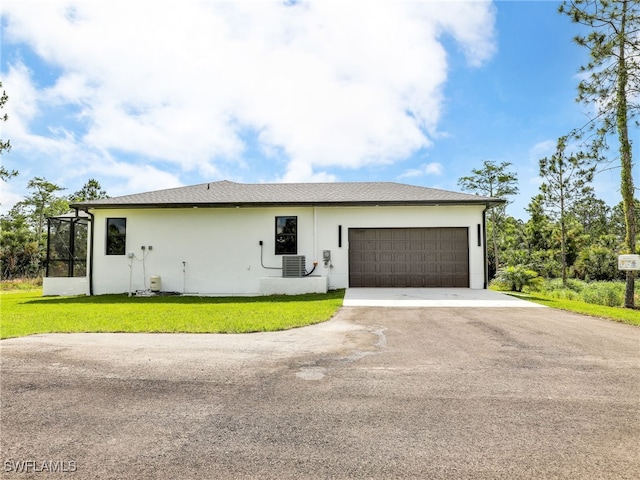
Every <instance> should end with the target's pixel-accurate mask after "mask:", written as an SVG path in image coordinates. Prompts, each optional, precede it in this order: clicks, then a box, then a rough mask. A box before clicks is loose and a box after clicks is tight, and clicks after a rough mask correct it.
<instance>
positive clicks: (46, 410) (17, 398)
mask: <svg viewBox="0 0 640 480" xmlns="http://www.w3.org/2000/svg"><path fill="white" fill-rule="evenodd" d="M420 300H421V301H425V300H426V299H424V298H422V299H420ZM467 300H471V299H467ZM476 300H478V299H476ZM439 301H443V299H440V300H439ZM478 301H482V299H479V300H478ZM639 332H640V330H639V329H637V328H634V327H630V326H628V325H621V324H617V323H613V322H608V321H604V320H600V319H596V318H591V317H586V316H581V315H574V314H570V313H565V312H560V311H556V310H552V309H550V308H532V307H529V306H526V307H525V306H522V305H521V304H520V305H519V306H508V307H505V306H498V307H496V306H492V307H487V308H470V307H463V308H458V307H455V306H447V307H437V306H434V307H430V308H422V307H415V306H411V307H409V306H407V307H405V308H390V307H386V308H382V307H349V306H347V307H343V308H342V309H341V310H340V312H339V313H338V314H337V315H336V317H334V318H333V319H332V320H330V321H328V322H325V323H322V324H318V325H314V326H310V327H305V328H299V329H295V330H289V331H285V332H275V333H255V334H248V335H185V334H175V335H167V334H139V335H136V334H73V335H68V334H64V335H34V336H31V337H25V338H17V339H9V340H4V341H2V342H0V349H1V350H0V353H1V355H2V371H1V381H2V389H1V391H0V395H1V397H0V399H1V401H2V416H1V418H0V423H1V425H0V426H1V427H2V430H1V431H2V438H1V458H2V461H3V471H2V476H3V478H42V476H43V473H42V472H45V471H47V469H48V470H49V471H48V472H47V475H46V478H82V479H91V478H100V479H102V478H118V479H134V478H135V479H145V478H156V479H164V478H182V479H190V478H230V479H233V478H243V479H246V478H261V479H264V478H267V479H271V478H272V479H276V478H278V479H283V478H284V479H289V478H290V479H294V478H295V479H300V478H303V479H304V478H314V479H315V478H337V479H341V478H381V479H382V478H384V479H388V478H430V479H449V478H463V479H478V478H480V479H483V478H486V479H500V478H504V479H514V478H527V479H529V478H603V479H614V478H615V479H625V478H629V479H631V478H634V479H635V478H637V474H638V471H640V457H639V455H638V442H639V440H640V434H639V425H638V418H639V413H640V412H639V407H638V403H639V402H638V399H639V398H640V374H639V368H638V366H639V353H638V351H639V348H638V347H639V345H640V335H639ZM25 462H27V463H25ZM52 462H58V463H52ZM72 462H73V463H72ZM52 465H54V466H56V465H57V467H55V468H60V466H63V467H64V468H66V469H67V470H69V469H70V468H71V467H72V468H73V469H74V472H67V473H61V472H59V471H58V472H57V473H56V472H53V473H51V469H52V468H54V467H52ZM20 469H22V472H25V471H26V472H28V473H26V474H18V473H17V472H18V471H20Z"/></svg>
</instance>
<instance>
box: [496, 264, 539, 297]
mask: <svg viewBox="0 0 640 480" xmlns="http://www.w3.org/2000/svg"><path fill="white" fill-rule="evenodd" d="M536 278H538V273H537V272H534V271H533V270H529V269H527V268H525V267H523V266H522V265H517V266H515V267H506V268H502V269H500V270H499V271H498V273H497V274H496V278H495V281H494V285H495V286H496V287H498V288H502V289H503V290H511V291H512V292H521V291H522V289H523V288H524V287H526V286H529V285H531V284H533V283H535V282H534V279H536Z"/></svg>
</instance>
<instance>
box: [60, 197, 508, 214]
mask: <svg viewBox="0 0 640 480" xmlns="http://www.w3.org/2000/svg"><path fill="white" fill-rule="evenodd" d="M504 203H506V201H505V200H501V199H494V198H492V199H477V200H421V201H415V200H413V201H407V200H391V201H389V200H386V201H353V202H328V201H321V202H301V201H294V202H202V203H198V202H172V203H114V204H91V203H75V204H72V205H71V208H76V209H79V210H85V211H86V210H87V209H92V210H109V209H114V210H123V209H151V208H251V207H256V208H265V207H282V206H287V207H407V206H423V207H427V206H428V207H437V206H469V205H484V206H485V207H486V208H491V207H495V206H498V205H503V204H504Z"/></svg>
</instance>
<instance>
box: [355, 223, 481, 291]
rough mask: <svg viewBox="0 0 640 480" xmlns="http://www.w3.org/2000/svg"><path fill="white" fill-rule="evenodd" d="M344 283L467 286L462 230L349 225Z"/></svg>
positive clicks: (465, 233) (465, 239) (464, 230)
mask: <svg viewBox="0 0 640 480" xmlns="http://www.w3.org/2000/svg"><path fill="white" fill-rule="evenodd" d="M349 285H350V286H352V287H356V286H360V287H468V286H469V243H468V229H467V228H393V229H391V228H390V229H350V230H349Z"/></svg>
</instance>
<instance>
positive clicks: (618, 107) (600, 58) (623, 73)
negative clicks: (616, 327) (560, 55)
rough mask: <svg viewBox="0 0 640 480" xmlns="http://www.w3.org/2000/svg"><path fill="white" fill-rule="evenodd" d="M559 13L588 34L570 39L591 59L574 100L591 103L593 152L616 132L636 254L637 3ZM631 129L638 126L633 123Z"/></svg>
mask: <svg viewBox="0 0 640 480" xmlns="http://www.w3.org/2000/svg"><path fill="white" fill-rule="evenodd" d="M559 11H560V13H563V14H566V15H568V16H569V17H570V18H571V20H572V21H573V22H575V23H578V24H581V25H584V26H585V27H587V28H588V29H590V32H589V33H588V34H587V35H584V36H583V35H580V36H577V37H576V38H575V41H576V43H577V44H578V45H580V46H583V47H585V48H587V49H588V50H589V53H590V60H589V62H588V63H587V64H586V65H583V66H582V67H581V71H582V72H584V73H586V74H588V75H587V76H585V78H584V79H583V80H582V81H581V82H580V84H579V85H578V97H577V100H578V101H579V102H582V103H585V104H588V105H594V106H595V109H596V115H595V117H594V118H593V120H592V121H591V122H590V123H589V125H588V127H589V128H590V129H591V130H592V131H594V132H595V134H596V135H595V141H594V142H593V148H594V150H595V151H596V152H598V156H601V152H602V151H603V150H604V149H606V148H607V142H606V137H607V136H608V135H611V134H614V133H615V134H616V135H617V139H618V143H619V153H620V166H621V170H620V190H621V193H622V202H623V205H624V214H625V226H626V234H625V247H626V250H627V251H628V252H629V253H636V229H637V224H636V220H635V212H634V209H635V205H634V186H633V175H632V172H633V161H632V157H631V141H630V139H629V122H631V121H632V119H633V118H634V117H635V116H636V115H637V114H638V110H639V109H640V106H639V105H638V104H634V103H633V100H634V99H637V98H639V96H640V42H638V37H639V35H640V0H570V1H565V2H563V4H562V5H561V6H560V9H559ZM636 126H638V123H637V122H636ZM634 279H635V272H631V271H629V272H627V274H626V282H627V283H626V291H625V300H624V303H625V307H628V308H633V307H634V298H633V295H634V281H635V280H634Z"/></svg>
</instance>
